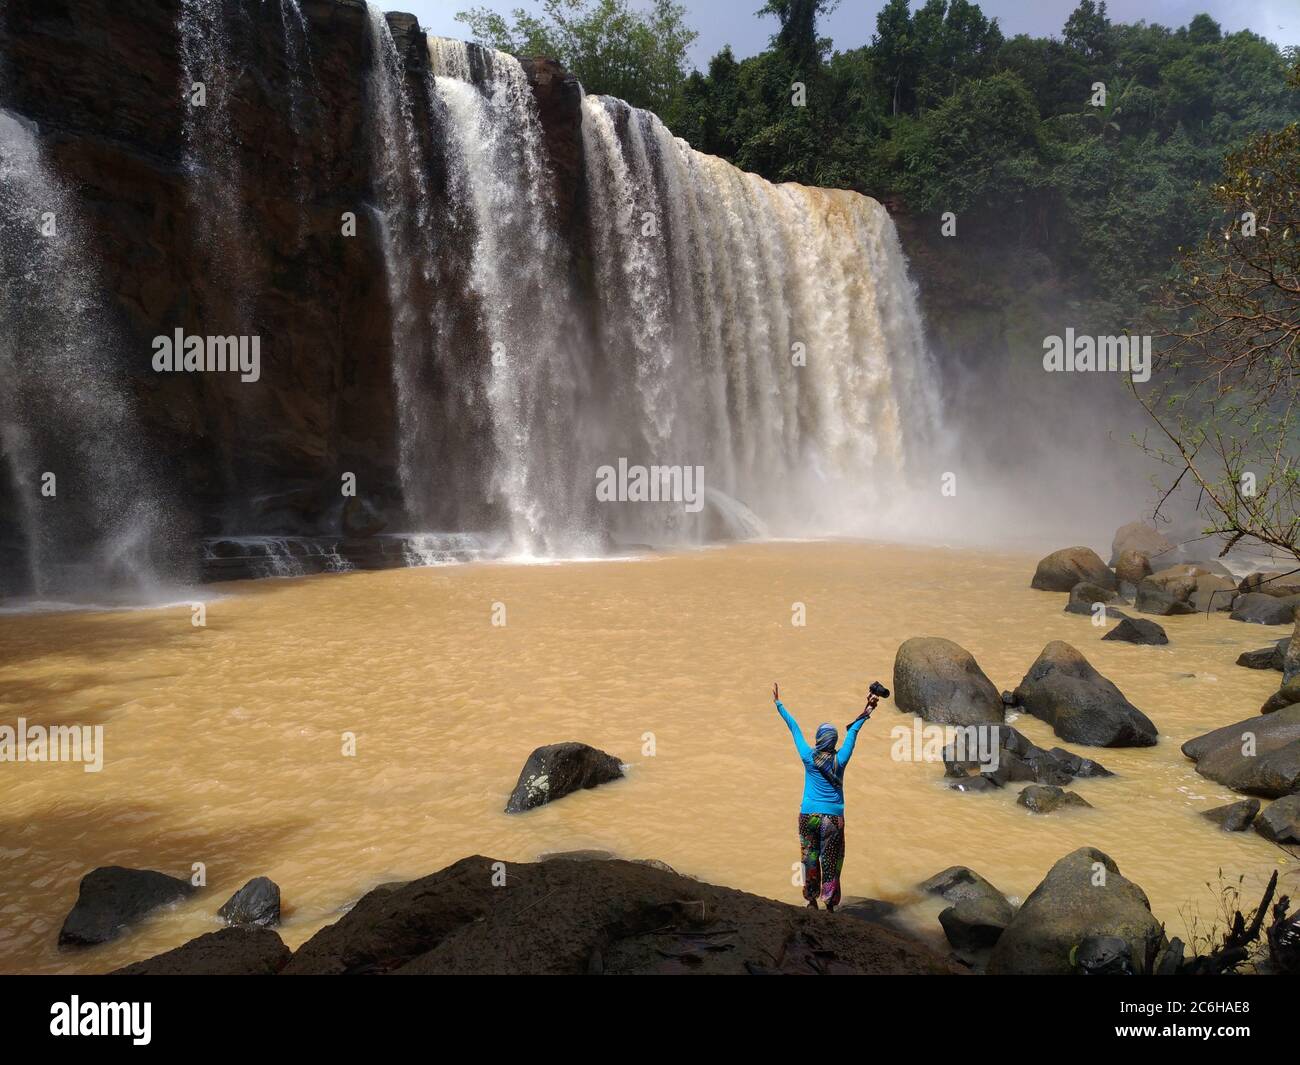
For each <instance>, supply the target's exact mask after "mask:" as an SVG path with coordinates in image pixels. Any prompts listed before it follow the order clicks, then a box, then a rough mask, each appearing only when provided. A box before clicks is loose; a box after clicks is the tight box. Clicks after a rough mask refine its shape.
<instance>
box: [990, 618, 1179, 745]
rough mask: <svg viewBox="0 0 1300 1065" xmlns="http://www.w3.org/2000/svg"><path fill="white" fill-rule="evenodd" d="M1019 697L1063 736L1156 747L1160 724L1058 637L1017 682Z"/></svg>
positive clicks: (1096, 742)
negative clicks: (1156, 724) (1153, 722)
mask: <svg viewBox="0 0 1300 1065" xmlns="http://www.w3.org/2000/svg"><path fill="white" fill-rule="evenodd" d="M1015 694H1016V702H1017V703H1018V704H1019V705H1020V706H1022V707H1024V709H1025V710H1026V711H1027V712H1028V713H1030V714H1032V715H1033V716H1034V717H1037V718H1040V719H1042V720H1043V721H1046V722H1047V723H1048V724H1049V725H1051V726H1052V728H1053V729H1054V730H1055V732H1056V734H1057V735H1058V736H1060V737H1061V738H1062V739H1063V740H1068V741H1070V742H1071V743H1083V744H1087V745H1089V746H1091V747H1152V746H1154V745H1155V743H1156V737H1157V731H1156V726H1155V725H1154V724H1152V722H1151V719H1150V718H1148V717H1147V716H1146V714H1144V713H1142V711H1141V710H1139V709H1138V708H1137V707H1136V706H1134V705H1133V704H1132V703H1130V702H1129V701H1128V700H1127V699H1125V698H1124V696H1123V694H1121V692H1120V690H1119V689H1118V688H1117V687H1115V685H1114V684H1112V683H1111V682H1110V681H1109V680H1107V679H1106V678H1105V677H1103V676H1102V675H1101V674H1100V673H1098V672H1097V671H1096V670H1095V669H1093V667H1092V665H1091V664H1090V663H1089V662H1088V660H1087V659H1086V658H1084V656H1083V655H1082V654H1080V653H1079V651H1077V650H1076V649H1075V648H1073V647H1071V646H1070V645H1069V644H1068V643H1064V642H1063V641H1061V640H1053V641H1052V642H1051V643H1049V644H1048V645H1047V646H1046V647H1044V648H1043V651H1042V653H1041V654H1040V655H1039V656H1038V659H1037V660H1036V661H1035V662H1034V664H1033V665H1032V666H1030V667H1029V672H1028V673H1026V674H1025V677H1024V679H1023V680H1022V681H1021V682H1020V684H1019V685H1018V686H1017V687H1016V692H1015Z"/></svg>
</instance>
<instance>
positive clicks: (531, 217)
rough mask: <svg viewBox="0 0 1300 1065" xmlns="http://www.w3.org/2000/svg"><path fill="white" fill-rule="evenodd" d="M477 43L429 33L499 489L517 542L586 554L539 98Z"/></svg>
mask: <svg viewBox="0 0 1300 1065" xmlns="http://www.w3.org/2000/svg"><path fill="white" fill-rule="evenodd" d="M475 52H476V54H477V58H478V62H477V63H475V62H474V61H473V59H472V57H471V51H470V46H468V45H465V44H463V43H461V42H459V41H449V40H445V39H441V38H430V39H429V56H430V62H431V64H432V66H433V71H434V87H435V93H436V98H437V100H438V101H439V102H440V104H441V106H442V108H443V109H444V111H445V115H446V128H447V140H448V144H447V157H448V174H449V176H448V185H449V194H450V198H451V200H452V204H453V209H454V210H459V211H460V212H461V213H463V214H464V216H465V217H466V218H467V219H468V220H469V224H470V226H471V227H472V229H473V233H474V243H473V251H472V258H471V267H470V283H471V286H472V288H473V291H474V294H475V295H476V296H477V298H478V304H479V320H480V325H481V328H482V332H483V335H484V339H485V341H486V347H487V352H488V358H487V360H486V361H487V366H486V368H485V371H484V373H485V375H486V383H485V392H486V396H487V400H488V405H489V407H490V410H491V419H492V430H493V442H494V445H495V451H496V459H495V463H494V467H493V474H492V485H491V488H492V492H493V495H494V497H495V498H497V499H498V500H499V501H500V502H501V503H502V505H503V507H504V509H505V511H506V513H507V514H508V516H509V522H510V531H511V534H512V538H513V542H514V548H515V550H516V551H517V552H519V553H521V554H523V555H554V554H575V553H576V554H589V553H593V552H595V551H596V550H597V549H598V547H599V545H600V539H599V536H598V531H597V529H596V527H595V524H594V521H593V519H592V514H591V510H592V508H591V500H592V498H593V497H592V491H591V486H590V483H589V482H587V481H586V480H585V479H584V478H583V477H582V475H581V469H582V465H583V464H582V461H581V457H580V455H579V453H578V450H577V448H576V445H577V444H578V443H579V442H580V437H579V435H578V434H576V433H575V421H574V420H573V419H574V418H575V417H577V416H578V415H579V413H580V411H579V407H580V403H581V399H580V395H581V391H582V380H581V372H580V371H581V368H580V366H579V365H578V357H579V352H578V351H577V345H576V344H575V339H576V338H575V332H576V326H575V323H574V321H573V319H572V307H571V305H570V304H569V301H568V300H567V299H566V298H565V295H566V293H567V290H568V262H567V258H566V255H565V247H564V245H563V243H562V241H561V240H560V238H559V235H558V233H557V231H556V225H555V204H554V202H553V194H552V192H551V186H550V171H549V162H548V160H547V159H546V152H545V148H544V146H543V140H542V128H541V123H540V120H539V118H538V115H537V105H536V102H535V100H534V97H533V92H532V86H531V85H530V83H529V81H528V77H527V75H526V74H525V73H524V69H523V67H522V66H521V65H520V63H519V60H517V59H516V58H515V57H514V56H511V55H506V54H505V53H503V52H492V51H488V50H484V49H475ZM476 67H477V68H478V69H479V70H481V76H480V77H479V79H478V80H477V81H476V80H473V77H474V76H473V71H474V69H475V68H476Z"/></svg>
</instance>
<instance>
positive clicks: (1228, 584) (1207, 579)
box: [1190, 574, 1238, 614]
mask: <svg viewBox="0 0 1300 1065" xmlns="http://www.w3.org/2000/svg"><path fill="white" fill-rule="evenodd" d="M1237 598H1238V595H1237V582H1236V581H1234V580H1233V579H1232V578H1231V577H1219V576H1216V575H1214V574H1205V575H1202V576H1200V577H1197V578H1196V588H1195V590H1194V591H1193V592H1192V595H1191V600H1190V601H1191V604H1192V607H1193V609H1195V610H1196V612H1197V613H1200V614H1204V613H1211V614H1212V613H1214V612H1216V611H1220V610H1223V611H1227V610H1231V609H1232V608H1233V604H1234V603H1235V601H1236V600H1237Z"/></svg>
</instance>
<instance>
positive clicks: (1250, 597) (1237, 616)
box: [1232, 592, 1300, 625]
mask: <svg viewBox="0 0 1300 1065" xmlns="http://www.w3.org/2000/svg"><path fill="white" fill-rule="evenodd" d="M1298 604H1300V596H1290V597H1288V598H1285V599H1282V598H1279V597H1278V596H1275V595H1266V594H1264V593H1263V592H1247V593H1246V594H1245V595H1239V596H1237V601H1236V603H1234V604H1233V607H1232V620H1233V621H1245V622H1248V623H1250V624H1252V625H1290V624H1291V623H1292V622H1293V621H1295V611H1296V606H1297V605H1298Z"/></svg>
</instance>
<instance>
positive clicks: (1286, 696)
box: [1259, 675, 1300, 714]
mask: <svg viewBox="0 0 1300 1065" xmlns="http://www.w3.org/2000/svg"><path fill="white" fill-rule="evenodd" d="M1295 703H1300V675H1297V676H1294V677H1292V678H1291V679H1290V680H1288V681H1286V682H1284V683H1283V685H1282V687H1280V688H1279V689H1278V690H1277V691H1275V692H1274V693H1273V694H1272V695H1270V696H1269V697H1268V698H1267V699H1266V700H1265V701H1264V705H1263V706H1261V707H1260V708H1259V712H1260V713H1261V714H1275V713H1277V711H1279V710H1284V709H1285V708H1286V707H1288V706H1291V705H1293V704H1295Z"/></svg>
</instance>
